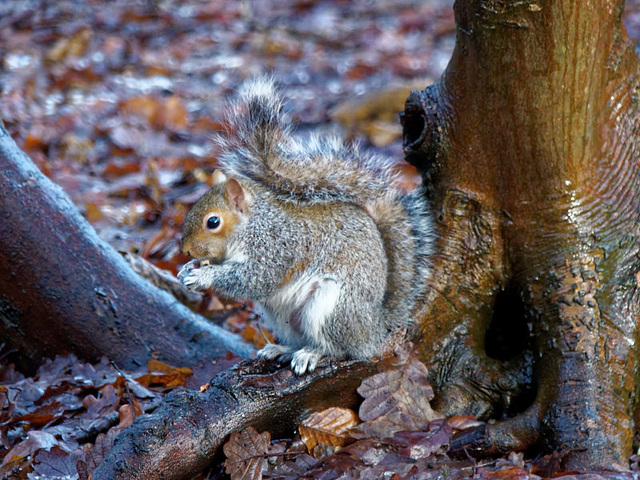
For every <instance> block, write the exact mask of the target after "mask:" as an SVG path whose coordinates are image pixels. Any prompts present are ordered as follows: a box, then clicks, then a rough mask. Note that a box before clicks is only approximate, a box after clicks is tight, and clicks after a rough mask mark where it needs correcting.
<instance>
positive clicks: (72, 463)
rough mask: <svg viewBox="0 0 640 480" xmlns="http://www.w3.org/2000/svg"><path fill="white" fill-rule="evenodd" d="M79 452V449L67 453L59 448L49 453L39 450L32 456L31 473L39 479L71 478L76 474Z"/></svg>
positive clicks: (52, 449) (54, 448)
mask: <svg viewBox="0 0 640 480" xmlns="http://www.w3.org/2000/svg"><path fill="white" fill-rule="evenodd" d="M79 452H80V449H79V448H78V449H77V450H75V451H74V452H73V453H69V452H66V451H65V450H63V449H62V448H60V447H52V448H51V450H49V451H47V450H39V451H38V452H37V453H36V454H35V456H34V461H33V465H34V469H33V472H34V473H36V474H38V475H39V476H40V477H39V478H73V477H74V476H75V474H76V472H77V471H76V463H77V462H78V456H79V455H80V453H79Z"/></svg>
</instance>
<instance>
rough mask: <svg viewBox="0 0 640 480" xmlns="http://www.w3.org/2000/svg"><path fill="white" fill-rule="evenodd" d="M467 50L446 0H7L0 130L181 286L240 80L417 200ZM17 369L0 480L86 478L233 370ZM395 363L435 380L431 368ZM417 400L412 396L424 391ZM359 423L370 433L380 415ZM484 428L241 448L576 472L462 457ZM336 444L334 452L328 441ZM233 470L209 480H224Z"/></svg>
mask: <svg viewBox="0 0 640 480" xmlns="http://www.w3.org/2000/svg"><path fill="white" fill-rule="evenodd" d="M625 25H626V27H627V29H628V33H629V36H630V38H632V39H634V41H637V39H638V38H639V37H640V0H638V1H633V2H627V7H626V11H625ZM454 42H455V24H454V19H453V11H452V2H451V1H447V0H430V1H429V0H427V1H424V0H422V1H418V0H353V1H346V0H334V1H330V0H271V1H269V2H261V1H260V2H259V1H257V0H253V1H251V0H239V1H235V2H229V1H224V0H210V1H202V0H136V1H130V0H112V1H109V2H104V1H100V0H57V1H55V2H51V1H49V0H4V1H2V2H0V45H1V46H2V48H1V49H0V88H1V92H2V93H1V96H0V118H1V119H2V121H3V122H4V124H5V126H6V128H7V129H8V131H9V132H10V133H11V135H12V137H13V138H14V140H15V141H16V142H17V143H18V145H19V146H20V147H21V148H23V149H24V150H25V151H26V152H27V153H28V155H29V156H30V157H31V159H32V160H33V161H34V162H35V163H36V165H37V166H38V167H39V168H40V169H41V170H42V171H43V172H44V173H45V174H46V175H47V176H48V177H49V178H51V179H52V180H53V181H54V182H56V183H57V184H59V185H61V186H62V187H63V188H64V190H65V191H66V192H67V193H68V194H69V195H70V196H71V198H72V199H73V200H74V202H75V203H76V205H77V206H78V208H79V209H80V210H81V211H82V213H83V214H84V215H85V216H86V218H87V219H88V220H89V221H90V222H91V224H92V225H93V226H94V227H95V228H96V230H97V231H98V233H99V234H100V235H101V236H102V238H104V239H105V240H106V241H108V242H109V243H110V244H111V245H113V246H114V247H115V248H116V249H117V250H119V251H121V252H129V253H136V254H138V255H141V256H142V257H143V258H145V259H147V260H149V261H151V262H152V263H154V264H155V265H157V266H158V267H160V268H163V269H166V270H169V271H171V272H173V273H174V274H175V273H176V272H177V270H178V269H179V267H180V266H181V265H182V264H184V263H185V262H186V261H188V259H187V258H186V257H184V256H182V255H181V254H180V252H179V239H180V230H181V226H182V223H183V220H184V217H185V214H186V213H187V212H188V210H189V208H190V207H191V205H193V203H194V202H195V201H196V200H197V199H198V198H199V197H200V196H201V195H202V194H203V193H204V192H205V191H206V190H207V188H208V182H210V180H209V177H210V174H211V172H212V171H213V169H214V168H215V166H216V156H217V154H218V149H217V148H218V147H217V146H216V143H215V140H214V137H215V135H216V133H217V132H219V131H220V130H221V128H222V124H221V119H222V112H223V110H224V105H225V102H226V101H227V99H228V98H229V96H232V95H233V94H234V92H235V91H236V90H237V88H238V86H239V85H240V84H241V83H242V81H243V80H245V79H247V78H250V77H254V76H256V75H260V74H264V73H268V74H271V75H273V76H274V77H275V78H276V80H277V81H278V83H279V84H280V85H281V87H282V89H283V91H284V93H285V95H286V96H287V98H288V99H289V103H288V105H287V108H288V110H289V112H290V113H291V116H292V118H293V119H294V120H295V121H296V122H298V123H299V125H300V126H299V129H300V130H302V131H304V130H309V129H321V130H323V131H331V132H335V133H338V134H340V135H343V136H345V137H347V138H350V139H352V140H355V141H359V142H360V143H361V144H362V145H363V147H364V148H365V149H368V150H373V151H375V152H376V153H377V154H380V155H385V156H388V157H391V158H393V159H394V160H395V161H396V164H397V169H398V171H400V172H402V173H403V177H402V178H403V179H404V180H403V181H404V182H406V184H407V186H411V185H414V184H417V183H418V182H419V179H418V176H417V175H416V173H415V171H414V170H413V169H412V168H411V167H409V166H407V165H406V164H404V163H403V160H402V158H403V153H402V141H401V127H400V123H399V119H398V112H399V111H400V110H402V108H403V104H404V99H405V98H406V97H407V95H408V93H409V91H410V90H411V89H422V88H424V87H425V86H427V85H428V84H431V83H433V82H434V81H436V80H437V79H438V78H439V76H440V75H441V73H442V71H443V70H444V68H445V67H446V64H447V62H448V60H449V57H450V55H451V52H452V50H453V46H454ZM0 234H1V232H0ZM200 310H201V312H202V313H203V314H204V315H205V316H208V317H210V318H214V319H216V321H217V322H218V323H220V324H222V325H223V326H224V327H225V328H228V329H229V330H231V331H234V332H237V333H239V334H241V335H243V336H244V338H246V339H247V341H249V342H252V343H254V344H256V345H257V346H258V347H260V346H262V345H264V342H265V334H264V333H263V332H262V330H261V328H260V326H259V324H258V319H257V317H256V315H255V314H254V313H253V312H252V311H251V308H250V307H247V306H243V305H239V304H235V303H233V302H228V301H225V300H222V299H219V298H216V297H214V296H206V297H204V298H203V301H202V305H201V308H200ZM13 355H14V352H11V351H7V350H6V349H4V348H2V349H0V362H2V363H0V407H1V409H2V410H1V411H0V458H1V459H2V463H1V465H0V477H2V478H32V479H35V478H46V479H54V478H65V479H73V478H80V479H83V480H84V479H87V478H89V475H90V473H91V471H92V470H93V469H94V468H95V466H96V465H97V464H98V463H99V462H100V460H101V459H102V458H103V457H104V455H106V453H107V452H108V450H109V448H110V446H111V444H112V442H113V439H114V438H115V436H116V435H117V433H118V432H119V431H120V430H122V429H123V428H125V427H126V426H127V425H128V424H130V423H131V422H132V421H133V420H134V419H135V417H136V416H138V415H141V414H143V413H144V412H145V411H150V410H152V409H153V408H155V407H156V406H157V404H158V403H159V401H160V400H161V398H162V396H163V394H164V393H166V392H167V391H170V390H172V389H174V388H179V387H186V388H194V389H198V388H200V386H201V385H203V384H206V383H207V382H208V380H209V379H210V378H211V376H212V375H214V374H215V373H216V372H217V371H220V370H222V369H224V368H227V367H228V366H229V365H231V364H233V363H234V362H236V361H238V359H237V358H234V357H233V356H231V355H228V356H227V358H223V359H214V360H212V362H211V363H210V364H208V365H203V366H199V367H198V368H197V369H188V368H183V367H182V366H180V365H177V366H170V365H166V364H163V363H161V362H156V361H152V362H150V363H149V365H148V366H147V367H146V368H145V369H143V370H141V371H138V372H122V371H121V370H120V369H119V368H118V366H117V365H114V364H112V363H110V362H109V360H108V359H103V361H101V362H100V363H98V364H94V365H91V364H88V363H85V362H83V361H82V359H77V358H75V357H73V356H72V355H68V356H64V357H57V358H55V359H52V360H51V361H50V362H47V363H45V364H44V365H42V367H41V368H40V369H39V370H38V372H37V373H35V374H34V375H32V376H25V375H23V373H21V372H18V371H16V369H15V367H14V366H13V364H12V363H11V360H12V358H13ZM402 355H404V357H402ZM407 355H408V356H407ZM400 356H401V357H402V359H403V361H404V363H402V362H400V363H402V364H403V365H405V366H406V365H409V364H411V365H414V367H415V369H416V370H415V371H416V372H418V373H416V375H417V378H422V376H421V375H420V372H421V371H422V370H421V369H422V368H424V366H422V367H420V365H418V363H419V362H417V360H416V359H414V358H412V357H411V355H409V354H408V353H406V352H405V353H404V354H400ZM416 362H417V363H416ZM396 363H397V362H396ZM396 366H397V365H396ZM389 368H391V367H389ZM385 371H386V370H385V369H384V368H383V369H381V373H380V374H378V375H384V374H385ZM387 373H388V372H387ZM372 378H375V377H372ZM380 378H383V377H380ZM380 378H379V379H378V380H379V381H383V380H380ZM387 380H388V379H387ZM387 380H384V381H387ZM412 385H413V386H412V387H411V388H414V390H415V391H414V393H416V394H424V393H425V391H424V389H425V388H427V389H428V385H424V384H412ZM362 408H364V409H365V410H364V411H363V410H362V409H361V411H360V417H362V418H364V417H366V416H367V415H368V413H367V411H366V409H367V408H370V406H369V407H367V404H366V400H365V402H364V403H363V407H362ZM429 415H431V413H429ZM436 416H437V415H436ZM336 418H337V420H336ZM323 422H324V423H323ZM326 422H329V423H331V422H334V423H332V424H331V425H332V426H327V423H326ZM474 422H475V420H474V419H472V418H454V419H449V420H447V421H445V420H442V419H435V420H434V419H433V418H430V423H428V425H426V426H424V427H423V428H422V430H421V431H420V432H413V433H412V434H409V433H406V432H403V431H402V429H401V430H400V431H397V432H396V434H395V435H392V436H391V437H390V438H387V439H386V440H384V438H381V439H378V440H375V435H376V432H374V431H373V430H375V428H374V427H371V425H367V422H363V423H360V419H358V416H357V415H355V413H354V412H345V411H331V412H324V413H322V414H319V416H317V417H314V418H311V419H309V421H308V422H306V423H307V425H306V426H302V427H301V428H300V433H299V434H297V435H296V437H295V438H293V439H284V440H283V439H278V440H275V439H274V440H273V441H271V439H270V438H269V436H268V433H266V432H265V433H259V432H255V431H251V430H246V431H244V432H239V433H238V435H244V436H245V440H247V439H248V440H247V441H250V442H253V443H254V444H256V445H259V444H262V445H263V447H264V448H265V450H264V451H263V452H262V453H261V454H262V455H263V457H264V458H263V459H264V462H262V463H260V464H259V465H258V466H257V467H256V465H253V467H252V468H254V470H253V472H254V473H255V472H262V473H260V475H263V477H264V478H292V479H293V478H301V477H303V476H305V477H306V478H382V475H383V472H384V473H385V474H386V477H385V478H392V479H394V480H400V479H419V478H445V477H446V478H471V477H476V478H480V477H483V478H494V479H499V478H520V479H524V478H540V477H552V476H557V475H559V474H560V472H563V470H562V458H563V452H557V453H555V454H554V455H551V456H547V457H541V456H539V455H536V454H535V452H531V453H529V454H527V455H524V456H523V455H522V454H516V453H512V454H511V455H509V456H508V457H506V458H503V459H492V460H484V461H475V460H472V459H470V458H466V459H462V460H452V459H449V458H448V457H447V455H446V452H447V446H448V441H449V438H450V437H451V434H452V433H453V432H455V431H456V430H459V429H461V428H465V427H468V426H470V425H473V424H474ZM357 425H359V427H358V426H357ZM354 428H355V429H354ZM376 428H379V427H376ZM322 429H324V430H327V429H328V430H329V431H331V432H332V435H333V437H332V438H330V439H328V438H326V437H323V438H319V437H318V433H317V432H318V431H320V430H322ZM372 429H373V430H372ZM408 429H409V428H408V427H407V430H408ZM358 431H359V432H360V433H357V432H358ZM305 432H306V433H305ZM314 432H315V433H314ZM363 432H364V433H363ZM378 434H379V432H378ZM372 438H374V440H372ZM242 441H243V440H242V438H241V437H237V438H236V437H232V438H231V439H230V441H229V443H228V444H227V447H225V453H226V454H227V457H228V461H227V473H228V474H230V475H231V476H232V478H233V479H240V478H259V477H252V476H242V475H245V474H246V472H245V473H242V471H241V470H242V469H238V468H237V466H238V465H244V464H243V463H242V459H241V458H238V450H237V449H235V448H234V445H240V444H242ZM234 442H235V443H234ZM339 446H343V448H342V449H340V450H338V447H339ZM254 453H260V452H254ZM269 453H270V454H271V455H272V456H271V457H269V456H268V454H269ZM278 459H279V460H278ZM285 459H286V461H285ZM638 459H639V457H637V456H634V457H632V459H631V462H630V465H624V466H613V467H614V469H613V470H611V471H609V472H600V473H599V474H598V475H599V476H601V477H606V478H634V477H635V476H636V475H637V474H635V473H633V472H631V471H630V470H627V468H631V469H632V470H634V471H635V470H638ZM234 462H235V463H234ZM234 465H235V466H236V467H234ZM220 468H222V467H219V468H218V467H216V468H212V470H211V471H208V472H203V473H202V474H201V475H200V476H199V477H198V478H202V479H204V478H219V477H221V478H222V476H223V475H224V474H223V473H221V471H220ZM234 468H235V470H234ZM575 473H577V472H563V473H562V474H564V475H573V474H575ZM378 475H379V476H378ZM585 478H586V477H585ZM590 478H598V477H596V476H594V477H590Z"/></svg>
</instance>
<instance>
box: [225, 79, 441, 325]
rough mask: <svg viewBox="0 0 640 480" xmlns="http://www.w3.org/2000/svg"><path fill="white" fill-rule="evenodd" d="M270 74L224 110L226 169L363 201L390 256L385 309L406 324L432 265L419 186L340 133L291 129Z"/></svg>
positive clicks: (291, 189) (301, 191)
mask: <svg viewBox="0 0 640 480" xmlns="http://www.w3.org/2000/svg"><path fill="white" fill-rule="evenodd" d="M282 106H283V101H282V98H281V97H280V95H279V93H278V91H277V89H276V88H275V85H274V82H273V80H272V79H270V78H264V77H263V78H259V79H256V80H252V81H250V82H248V83H246V84H245V85H244V86H243V87H242V88H241V89H240V95H239V99H238V101H237V102H236V103H235V104H234V106H233V108H232V109H231V110H230V112H229V114H228V115H227V123H228V125H229V129H230V133H231V134H232V135H231V136H230V139H225V140H223V141H221V143H222V145H223V147H224V149H225V151H226V153H225V154H224V155H223V156H222V157H221V158H220V159H219V163H220V166H221V168H222V169H223V171H224V172H225V173H226V174H229V175H231V176H233V177H235V178H238V179H245V180H249V181H252V182H255V183H256V184H258V185H262V186H264V187H266V188H267V190H268V191H269V192H270V194H272V195H274V196H275V197H277V198H279V199H281V200H283V201H287V202H291V203H294V204H313V203H323V202H332V201H336V200H337V201H343V202H351V203H354V204H356V205H359V206H361V207H362V208H363V209H365V210H366V211H367V212H368V213H369V215H371V217H372V218H373V219H374V221H375V222H376V224H377V226H378V229H379V231H380V234H381V236H382V239H383V241H384V244H385V249H386V253H387V261H388V274H387V283H388V285H387V289H386V290H387V292H388V293H387V295H388V298H385V299H384V314H385V318H386V319H387V326H388V328H389V329H390V330H391V329H393V328H396V327H398V326H406V325H408V323H409V320H410V313H411V312H410V310H411V309H412V307H413V305H414V304H415V300H416V297H417V296H418V295H419V294H420V293H421V292H422V288H423V286H424V282H425V281H426V279H427V277H428V274H429V268H428V264H427V257H428V253H429V251H430V249H431V238H432V225H431V221H430V216H429V215H428V214H427V211H426V200H425V196H424V195H423V194H422V191H421V190H417V191H414V192H412V193H409V194H402V193H401V192H399V191H398V189H397V187H396V186H395V185H394V182H393V177H394V174H393V169H392V164H391V162H389V161H387V160H385V159H381V158H379V157H376V156H372V155H368V154H366V153H364V152H362V151H361V150H360V149H359V148H358V146H357V145H346V144H345V143H344V142H343V141H342V140H341V139H338V138H335V137H318V136H308V137H302V138H298V137H294V136H292V135H291V126H290V124H289V122H288V121H287V119H286V115H285V114H284V113H283V111H282Z"/></svg>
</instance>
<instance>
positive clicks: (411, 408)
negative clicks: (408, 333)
mask: <svg viewBox="0 0 640 480" xmlns="http://www.w3.org/2000/svg"><path fill="white" fill-rule="evenodd" d="M409 348H411V347H406V346H405V347H402V348H398V349H396V355H394V356H393V357H390V358H388V359H385V360H384V361H382V362H380V364H379V368H382V369H388V370H384V371H382V372H381V373H377V374H376V375H373V376H372V377H369V378H365V379H364V380H363V381H362V383H361V384H360V387H358V393H359V394H360V395H361V396H362V397H363V398H364V401H363V402H362V405H361V406H360V411H359V416H360V418H361V419H362V420H364V422H363V423H362V424H360V425H358V426H356V427H354V428H353V430H352V435H354V436H356V437H357V438H366V437H372V438H377V439H379V440H382V439H384V438H388V437H392V436H393V435H394V434H395V433H396V432H398V431H401V430H410V431H418V430H423V429H424V428H425V427H426V426H427V425H428V424H429V422H431V421H433V420H437V419H440V418H442V417H443V416H442V415H441V414H440V413H438V412H436V411H434V410H433V409H432V408H431V405H430V404H429V401H430V400H431V399H432V398H433V396H434V393H433V389H432V388H431V385H430V384H429V382H428V378H427V367H425V366H424V364H423V363H422V362H420V361H419V360H418V359H417V357H416V356H415V354H414V353H412V352H411V351H410V350H408V349H409Z"/></svg>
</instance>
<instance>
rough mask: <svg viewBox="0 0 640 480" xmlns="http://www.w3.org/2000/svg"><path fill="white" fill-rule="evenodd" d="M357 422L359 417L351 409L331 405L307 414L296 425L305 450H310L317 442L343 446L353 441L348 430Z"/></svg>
mask: <svg viewBox="0 0 640 480" xmlns="http://www.w3.org/2000/svg"><path fill="white" fill-rule="evenodd" d="M359 422H360V419H359V418H358V415H357V414H356V412H354V411H353V410H351V409H349V408H339V407H333V408H329V409H327V410H323V411H321V412H315V413H312V414H311V415H309V416H308V417H307V418H306V419H305V420H304V421H303V422H302V424H301V425H299V426H298V431H299V432H300V436H301V437H302V441H303V442H304V443H305V445H306V446H307V450H308V451H309V452H311V451H312V450H313V449H314V448H315V446H316V445H318V443H324V444H326V445H330V446H334V447H344V446H345V445H346V444H347V443H349V442H351V441H353V439H352V437H351V436H350V435H349V433H348V430H349V429H350V428H352V427H354V426H355V425H357V424H358V423H359ZM314 456H315V455H314Z"/></svg>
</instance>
